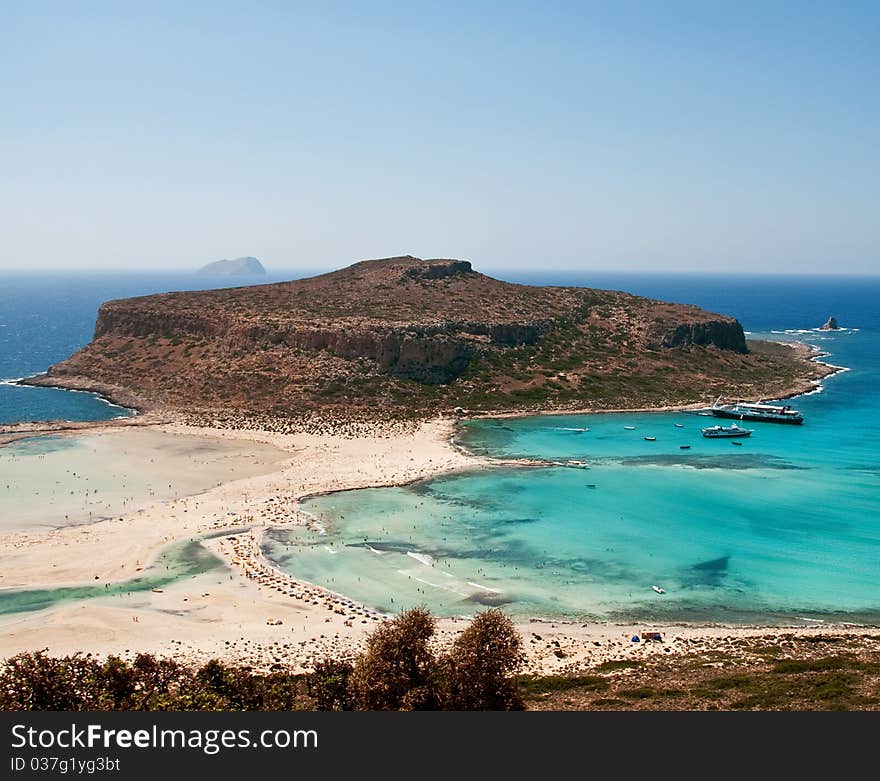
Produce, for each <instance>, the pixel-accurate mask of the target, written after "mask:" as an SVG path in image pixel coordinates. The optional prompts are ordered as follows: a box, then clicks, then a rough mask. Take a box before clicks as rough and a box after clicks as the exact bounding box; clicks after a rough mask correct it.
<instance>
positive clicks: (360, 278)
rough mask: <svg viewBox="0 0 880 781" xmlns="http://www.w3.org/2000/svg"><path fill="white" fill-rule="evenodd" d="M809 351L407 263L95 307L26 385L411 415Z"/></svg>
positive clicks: (637, 305) (269, 409) (612, 395)
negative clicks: (84, 337) (92, 319)
mask: <svg viewBox="0 0 880 781" xmlns="http://www.w3.org/2000/svg"><path fill="white" fill-rule="evenodd" d="M228 262H229V261H227V263H228ZM214 265H216V264H214ZM808 357H809V356H808V355H807V348H803V350H802V351H801V352H798V351H797V350H796V349H795V348H792V347H790V346H787V345H781V344H775V343H769V342H757V341H750V342H748V344H747V342H746V339H745V335H744V333H743V329H742V326H741V325H740V324H739V322H737V321H736V320H735V319H734V318H732V317H727V316H724V315H720V314H713V313H711V312H706V311H705V310H702V309H699V308H698V307H695V306H688V305H683V304H670V303H665V302H662V301H657V300H653V299H648V298H642V297H639V296H634V295H630V294H628V293H622V292H616V291H610V290H594V289H589V288H578V287H533V286H529V285H516V284H511V283H509V282H504V281H502V280H499V279H493V278H492V277H489V276H486V275H484V274H480V273H478V272H476V271H474V270H473V269H472V267H471V264H470V263H469V262H467V261H462V260H448V259H435V260H421V259H419V258H415V257H411V256H403V257H394V258H385V259H380V260H369V261H362V262H360V263H356V264H354V265H352V266H349V267H348V268H344V269H341V270H339V271H334V272H332V273H329V274H323V275H320V276H316V277H311V278H308V279H300V280H295V281H291V282H280V283H276V284H270V285H260V286H257V287H243V288H236V289H232V290H204V291H195V292H180V293H164V294H159V295H152V296H144V297H140V298H130V299H125V300H119V301H110V302H107V303H105V304H103V305H102V306H101V309H100V311H99V314H98V322H97V326H96V328H95V335H94V339H93V341H92V342H91V344H89V345H88V346H87V347H85V348H84V349H82V350H80V351H79V352H78V353H76V354H75V355H73V356H71V357H70V358H68V359H67V360H65V361H63V362H62V363H60V364H56V365H55V366H53V367H51V368H50V370H49V372H48V374H47V375H45V376H42V377H39V378H35V379H34V380H32V381H31V382H34V384H42V385H58V386H62V387H79V388H88V389H100V390H101V391H102V392H104V393H107V394H108V395H110V396H111V397H113V398H119V399H125V400H126V402H127V403H128V404H129V405H130V404H131V402H132V400H133V399H137V400H138V403H135V405H134V406H138V407H139V408H163V409H177V410H180V411H194V410H202V411H207V410H213V411H214V413H220V414H227V413H241V412H248V413H268V414H274V415H288V414H291V413H290V411H291V410H297V411H299V412H302V411H306V410H315V411H316V410H321V411H323V412H329V411H330V410H332V409H335V410H336V411H338V412H344V413H345V414H354V415H357V416H366V417H369V418H377V417H379V418H387V417H395V418H398V417H401V416H403V417H407V418H422V417H430V416H433V415H436V414H437V413H441V412H444V411H445V412H451V411H453V410H454V409H455V408H457V407H460V408H462V409H465V410H470V411H472V412H477V411H480V412H483V413H485V412H489V411H541V410H554V409H555V410H562V409H588V408H589V409H636V408H643V407H665V406H672V405H683V404H694V403H699V402H706V401H709V400H714V399H715V398H716V397H718V396H720V395H722V394H723V395H725V396H736V397H743V398H752V397H755V398H758V397H766V398H773V397H776V396H777V395H784V394H786V393H792V392H794V391H796V390H804V389H808V388H810V387H812V385H811V384H810V382H809V380H810V379H814V378H816V377H821V376H823V374H826V373H827V371H826V370H825V368H824V367H822V366H820V365H819V364H817V363H815V362H810V361H809V360H808Z"/></svg>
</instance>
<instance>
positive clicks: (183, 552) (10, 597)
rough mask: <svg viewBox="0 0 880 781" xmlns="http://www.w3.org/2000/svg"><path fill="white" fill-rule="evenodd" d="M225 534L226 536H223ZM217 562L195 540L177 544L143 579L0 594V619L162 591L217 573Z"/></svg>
mask: <svg viewBox="0 0 880 781" xmlns="http://www.w3.org/2000/svg"><path fill="white" fill-rule="evenodd" d="M224 533H226V534H228V532H224ZM222 566H223V564H222V562H221V561H220V559H218V558H217V557H216V556H214V554H213V553H211V552H210V551H208V550H207V549H206V548H204V547H203V546H202V545H201V543H200V542H199V541H198V540H195V539H194V540H188V541H187V542H183V543H178V544H176V545H173V546H171V547H169V548H168V549H167V550H165V551H163V552H162V553H161V554H160V555H159V557H158V558H157V560H156V562H155V563H154V564H153V565H152V566H150V567H149V568H147V569H146V570H145V571H144V572H143V574H142V575H139V576H138V577H136V578H131V579H130V580H125V581H121V582H119V583H111V584H106V585H104V584H96V585H87V586H70V587H62V588H53V589H4V590H0V615H8V614H10V613H25V612H29V611H32V610H45V609H46V608H49V607H54V606H55V605H58V604H61V603H63V602H70V601H74V600H84V599H99V598H108V597H119V596H125V595H128V594H130V593H132V592H137V591H147V590H149V589H153V588H161V587H162V586H167V585H168V584H170V583H174V582H175V581H178V580H183V579H185V578H191V577H194V576H196V575H200V574H202V573H204V572H210V571H211V570H214V569H220V568H221V567H222Z"/></svg>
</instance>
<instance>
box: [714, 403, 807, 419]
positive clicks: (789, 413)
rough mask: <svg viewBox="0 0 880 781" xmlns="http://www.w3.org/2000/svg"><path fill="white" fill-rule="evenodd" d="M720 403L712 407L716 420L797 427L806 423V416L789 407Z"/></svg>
mask: <svg viewBox="0 0 880 781" xmlns="http://www.w3.org/2000/svg"><path fill="white" fill-rule="evenodd" d="M718 401H720V399H718ZM718 401H716V402H715V403H714V404H713V405H712V407H711V411H712V414H713V415H714V416H715V417H716V418H732V419H733V420H748V421H751V422H753V423H793V424H795V425H799V424H801V423H803V422H804V416H803V415H801V413H800V412H799V411H798V410H796V409H792V408H791V407H790V406H788V405H785V406H783V405H781V404H763V403H761V402H758V403H757V404H751V403H749V402H745V401H739V402H736V403H734V404H719V403H718Z"/></svg>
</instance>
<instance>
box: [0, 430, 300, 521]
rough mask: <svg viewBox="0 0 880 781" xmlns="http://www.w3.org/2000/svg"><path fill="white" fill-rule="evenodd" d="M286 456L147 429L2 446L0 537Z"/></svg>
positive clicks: (96, 514)
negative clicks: (3, 533) (10, 532)
mask: <svg viewBox="0 0 880 781" xmlns="http://www.w3.org/2000/svg"><path fill="white" fill-rule="evenodd" d="M286 457H287V454H286V453H285V452H283V451H281V450H279V449H277V448H274V447H272V446H271V445H263V444H260V443H256V442H239V441H234V442H227V441H224V440H218V439H212V438H208V437H195V436H185V435H179V434H170V433H166V432H162V431H155V430H152V429H146V428H126V429H124V430H121V431H112V432H101V433H83V434H78V435H76V436H64V437H62V436H41V437H31V438H28V439H23V440H18V441H16V442H13V443H11V444H9V445H6V446H3V447H0V532H7V531H20V530H25V529H33V528H54V527H58V526H69V525H75V524H81V523H90V522H95V521H98V520H100V519H102V518H108V517H114V516H118V515H122V514H123V513H132V512H136V511H137V510H139V509H141V508H143V507H146V506H147V505H149V504H152V503H154V502H159V501H163V500H167V499H173V498H178V497H186V496H192V495H194V494H197V493H201V492H202V491H205V490H207V489H209V488H213V487H214V486H216V485H217V484H218V483H221V482H227V481H229V480H236V479H241V478H245V477H250V476H252V475H256V474H261V473H264V472H268V471H271V470H272V469H273V468H274V465H275V464H277V463H278V462H279V461H282V460H284V459H285V458H286Z"/></svg>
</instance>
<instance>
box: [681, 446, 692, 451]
mask: <svg viewBox="0 0 880 781" xmlns="http://www.w3.org/2000/svg"><path fill="white" fill-rule="evenodd" d="M678 449H679V450H690V449H691V446H690V445H679V446H678Z"/></svg>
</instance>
